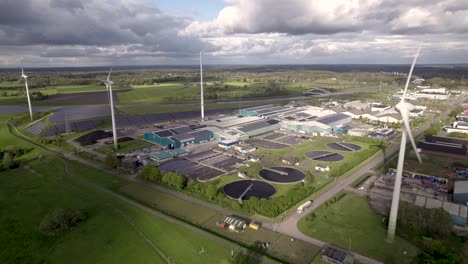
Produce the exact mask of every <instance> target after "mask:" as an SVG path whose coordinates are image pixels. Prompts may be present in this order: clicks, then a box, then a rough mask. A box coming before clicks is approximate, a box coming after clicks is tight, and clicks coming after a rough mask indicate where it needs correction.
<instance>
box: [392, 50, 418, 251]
mask: <svg viewBox="0 0 468 264" xmlns="http://www.w3.org/2000/svg"><path fill="white" fill-rule="evenodd" d="M420 50H421V48H420V47H419V48H418V51H417V52H416V55H415V56H414V59H413V64H412V65H411V68H410V71H409V74H408V78H407V79H406V85H405V90H404V91H403V96H402V97H401V100H400V102H399V103H398V104H397V105H396V106H395V108H396V110H397V111H398V112H400V114H401V117H402V119H403V133H402V134H401V143H400V154H399V156H398V165H397V171H396V175H395V186H394V188H393V197H392V207H391V209H390V217H389V219H388V230H387V241H388V242H390V243H391V242H393V240H394V239H395V228H396V221H397V214H398V205H399V202H400V188H401V178H402V174H403V163H404V161H405V149H406V139H407V137H409V139H410V141H411V145H413V149H414V152H415V153H416V157H417V158H418V160H419V163H422V161H421V157H420V156H419V153H418V150H417V148H416V143H415V142H414V138H413V135H412V133H411V128H410V124H409V116H410V111H411V110H413V109H414V108H415V107H414V106H413V105H412V104H410V103H407V102H405V97H406V91H407V90H408V85H409V82H410V79H411V75H412V74H413V69H414V65H415V64H416V59H417V58H418V55H419V51H420Z"/></svg>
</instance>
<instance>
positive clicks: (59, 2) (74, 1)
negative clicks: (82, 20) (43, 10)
mask: <svg viewBox="0 0 468 264" xmlns="http://www.w3.org/2000/svg"><path fill="white" fill-rule="evenodd" d="M50 6H51V7H57V8H62V9H65V10H68V11H71V12H74V11H75V9H83V4H82V3H81V1H80V0H50Z"/></svg>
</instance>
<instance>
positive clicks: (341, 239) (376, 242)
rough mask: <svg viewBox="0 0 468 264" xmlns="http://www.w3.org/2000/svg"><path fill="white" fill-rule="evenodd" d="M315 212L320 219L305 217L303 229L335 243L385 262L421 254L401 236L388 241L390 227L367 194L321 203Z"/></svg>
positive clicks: (408, 260) (397, 260)
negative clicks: (376, 212) (391, 241)
mask: <svg viewBox="0 0 468 264" xmlns="http://www.w3.org/2000/svg"><path fill="white" fill-rule="evenodd" d="M314 213H315V214H316V215H317V217H316V219H314V220H312V221H308V220H307V219H306V218H303V219H302V220H301V221H300V222H299V224H298V227H299V229H300V230H301V231H302V232H303V233H305V234H307V235H309V236H312V237H317V238H320V239H321V240H323V241H326V242H328V243H330V244H332V245H336V246H339V247H342V248H344V249H350V250H352V251H355V252H357V253H360V254H363V255H366V256H370V257H372V258H375V259H377V260H380V261H383V262H384V263H412V262H413V261H414V259H415V257H416V255H417V253H418V249H417V248H416V247H414V246H413V245H411V244H410V243H408V242H406V241H404V240H403V239H401V238H400V237H397V238H396V240H395V242H393V244H388V243H386V242H385V236H386V226H385V225H384V224H383V223H382V219H381V216H379V215H377V214H375V213H374V211H373V210H372V208H371V207H370V206H369V203H368V201H367V199H366V198H364V197H361V196H357V195H354V194H347V195H346V196H345V197H343V198H342V199H341V200H339V201H337V202H336V203H332V204H331V205H330V206H328V207H326V205H322V206H320V207H319V208H318V209H317V210H315V211H314ZM404 252H406V254H405V253H404Z"/></svg>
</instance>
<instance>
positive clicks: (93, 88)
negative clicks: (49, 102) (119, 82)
mask: <svg viewBox="0 0 468 264" xmlns="http://www.w3.org/2000/svg"><path fill="white" fill-rule="evenodd" d="M50 89H51V90H55V91H56V93H85V92H98V91H99V92H102V91H105V90H106V86H104V85H103V84H102V85H98V84H96V85H62V86H52V87H50ZM123 89H128V88H125V87H119V86H115V87H114V86H112V91H116V90H123Z"/></svg>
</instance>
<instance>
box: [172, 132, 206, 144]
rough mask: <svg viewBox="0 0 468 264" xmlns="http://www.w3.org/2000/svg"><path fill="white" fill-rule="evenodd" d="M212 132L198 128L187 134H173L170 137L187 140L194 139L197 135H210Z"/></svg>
mask: <svg viewBox="0 0 468 264" xmlns="http://www.w3.org/2000/svg"><path fill="white" fill-rule="evenodd" d="M212 134H213V132H211V131H209V130H198V131H194V132H191V133H187V134H180V135H174V136H173V137H172V138H173V139H175V140H177V141H189V140H195V138H196V137H199V136H204V135H212Z"/></svg>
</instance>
